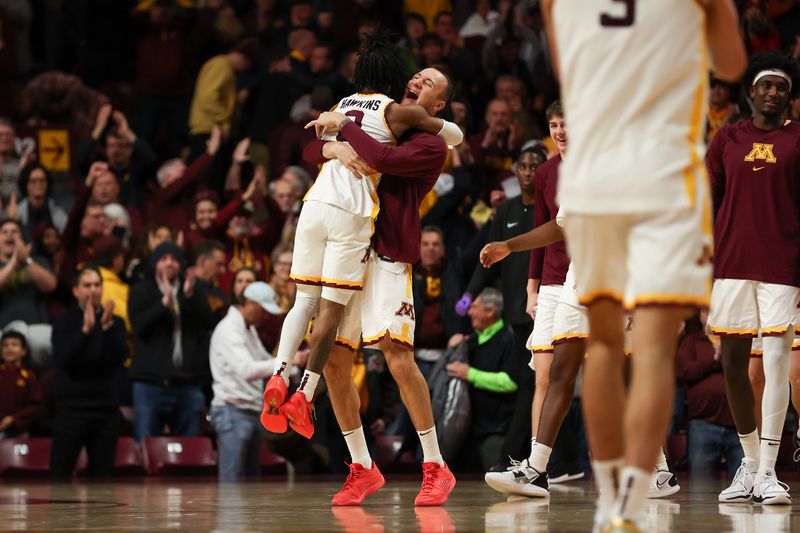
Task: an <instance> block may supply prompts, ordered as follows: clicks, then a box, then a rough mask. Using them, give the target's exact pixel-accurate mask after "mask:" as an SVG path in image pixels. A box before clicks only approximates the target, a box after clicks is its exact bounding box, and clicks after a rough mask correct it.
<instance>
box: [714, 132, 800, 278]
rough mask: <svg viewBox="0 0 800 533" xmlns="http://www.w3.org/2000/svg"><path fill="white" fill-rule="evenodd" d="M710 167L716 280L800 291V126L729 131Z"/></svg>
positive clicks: (720, 139) (719, 138)
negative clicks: (726, 279)
mask: <svg viewBox="0 0 800 533" xmlns="http://www.w3.org/2000/svg"><path fill="white" fill-rule="evenodd" d="M706 167H707V168H708V173H709V175H710V179H711V190H712V197H713V200H714V213H715V214H716V221H715V224H714V241H715V251H714V277H715V278H718V279H720V278H731V279H746V280H753V281H762V282H765V283H777V284H781V285H791V286H795V287H800V241H798V239H800V124H798V123H796V122H790V121H786V123H785V124H784V125H783V127H781V128H779V129H777V130H775V131H766V130H761V129H758V128H757V127H756V126H755V125H754V124H753V121H752V120H746V121H742V122H737V123H736V124H732V125H730V126H725V127H724V128H722V129H720V130H719V132H717V135H716V136H715V137H714V140H713V141H712V142H711V146H710V147H709V149H708V154H707V156H706Z"/></svg>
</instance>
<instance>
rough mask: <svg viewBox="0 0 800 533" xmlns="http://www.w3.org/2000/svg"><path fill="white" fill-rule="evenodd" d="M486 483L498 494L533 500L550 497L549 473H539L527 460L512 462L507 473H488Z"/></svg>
mask: <svg viewBox="0 0 800 533" xmlns="http://www.w3.org/2000/svg"><path fill="white" fill-rule="evenodd" d="M484 479H485V480H486V483H487V484H488V485H489V486H490V487H492V488H493V489H494V490H496V491H497V492H502V493H503V494H517V495H519V496H528V497H531V498H546V497H547V496H549V495H550V486H549V484H548V482H547V472H539V471H538V470H536V469H535V468H533V467H532V466H531V465H530V464H529V463H528V460H527V459H524V460H523V461H512V464H511V467H510V468H509V469H508V470H506V471H505V472H487V473H486V476H485V478H484Z"/></svg>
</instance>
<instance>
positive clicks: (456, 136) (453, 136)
mask: <svg viewBox="0 0 800 533" xmlns="http://www.w3.org/2000/svg"><path fill="white" fill-rule="evenodd" d="M442 122H443V124H442V129H440V130H439V133H437V134H436V135H438V136H439V137H441V138H442V139H444V142H446V143H447V144H448V146H458V145H459V144H461V141H463V140H464V132H462V131H461V128H459V127H458V126H457V125H455V124H454V123H452V122H449V121H447V120H443V121H442Z"/></svg>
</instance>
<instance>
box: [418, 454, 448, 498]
mask: <svg viewBox="0 0 800 533" xmlns="http://www.w3.org/2000/svg"><path fill="white" fill-rule="evenodd" d="M455 487H456V477H455V476H454V475H453V473H452V472H451V471H450V469H449V468H447V465H446V464H445V465H444V466H439V463H422V489H421V490H420V491H419V494H417V498H416V499H415V500H414V505H417V506H423V505H442V504H443V503H444V502H446V501H447V498H448V497H449V496H450V493H451V492H453V489H454V488H455Z"/></svg>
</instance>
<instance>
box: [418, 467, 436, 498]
mask: <svg viewBox="0 0 800 533" xmlns="http://www.w3.org/2000/svg"><path fill="white" fill-rule="evenodd" d="M437 466H438V465H423V467H422V491H421V492H430V491H432V490H433V488H434V485H435V483H436V474H435V472H436V470H438V468H437Z"/></svg>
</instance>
